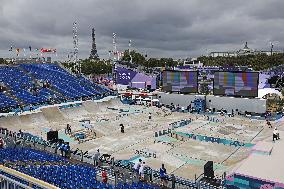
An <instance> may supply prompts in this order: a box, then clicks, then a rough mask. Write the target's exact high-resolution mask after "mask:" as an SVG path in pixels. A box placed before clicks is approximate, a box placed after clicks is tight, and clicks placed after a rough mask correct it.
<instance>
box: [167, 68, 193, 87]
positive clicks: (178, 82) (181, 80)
mask: <svg viewBox="0 0 284 189" xmlns="http://www.w3.org/2000/svg"><path fill="white" fill-rule="evenodd" d="M162 77H163V80H162V81H163V88H162V89H163V91H165V92H180V93H197V92H198V72H197V71H172V70H170V71H168V70H165V71H163V75H162Z"/></svg>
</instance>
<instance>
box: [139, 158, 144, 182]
mask: <svg viewBox="0 0 284 189" xmlns="http://www.w3.org/2000/svg"><path fill="white" fill-rule="evenodd" d="M144 171H145V162H143V163H142V164H141V166H140V168H139V176H140V179H141V180H144Z"/></svg>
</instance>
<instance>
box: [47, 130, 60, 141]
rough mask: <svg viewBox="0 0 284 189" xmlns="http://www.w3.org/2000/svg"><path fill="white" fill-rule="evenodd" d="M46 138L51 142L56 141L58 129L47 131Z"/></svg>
mask: <svg viewBox="0 0 284 189" xmlns="http://www.w3.org/2000/svg"><path fill="white" fill-rule="evenodd" d="M47 140H48V141H51V142H57V141H58V131H49V132H47Z"/></svg>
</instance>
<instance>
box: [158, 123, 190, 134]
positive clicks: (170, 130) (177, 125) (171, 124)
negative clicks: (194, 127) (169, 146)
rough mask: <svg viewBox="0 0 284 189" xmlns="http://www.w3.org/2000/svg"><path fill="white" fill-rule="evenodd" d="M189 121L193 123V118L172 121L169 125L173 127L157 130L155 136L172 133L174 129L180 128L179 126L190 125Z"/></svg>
mask: <svg viewBox="0 0 284 189" xmlns="http://www.w3.org/2000/svg"><path fill="white" fill-rule="evenodd" d="M189 123H191V119H186V120H181V121H176V122H173V123H170V124H169V126H170V127H171V128H168V129H163V130H159V131H156V132H155V137H160V136H163V135H168V134H171V133H172V131H173V130H174V129H176V128H179V127H184V126H186V125H188V124H189Z"/></svg>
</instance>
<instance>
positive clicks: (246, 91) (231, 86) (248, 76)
mask: <svg viewBox="0 0 284 189" xmlns="http://www.w3.org/2000/svg"><path fill="white" fill-rule="evenodd" d="M213 89H214V90H213V93H214V95H223V96H239V97H257V95H258V72H215V74H214V87H213Z"/></svg>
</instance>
